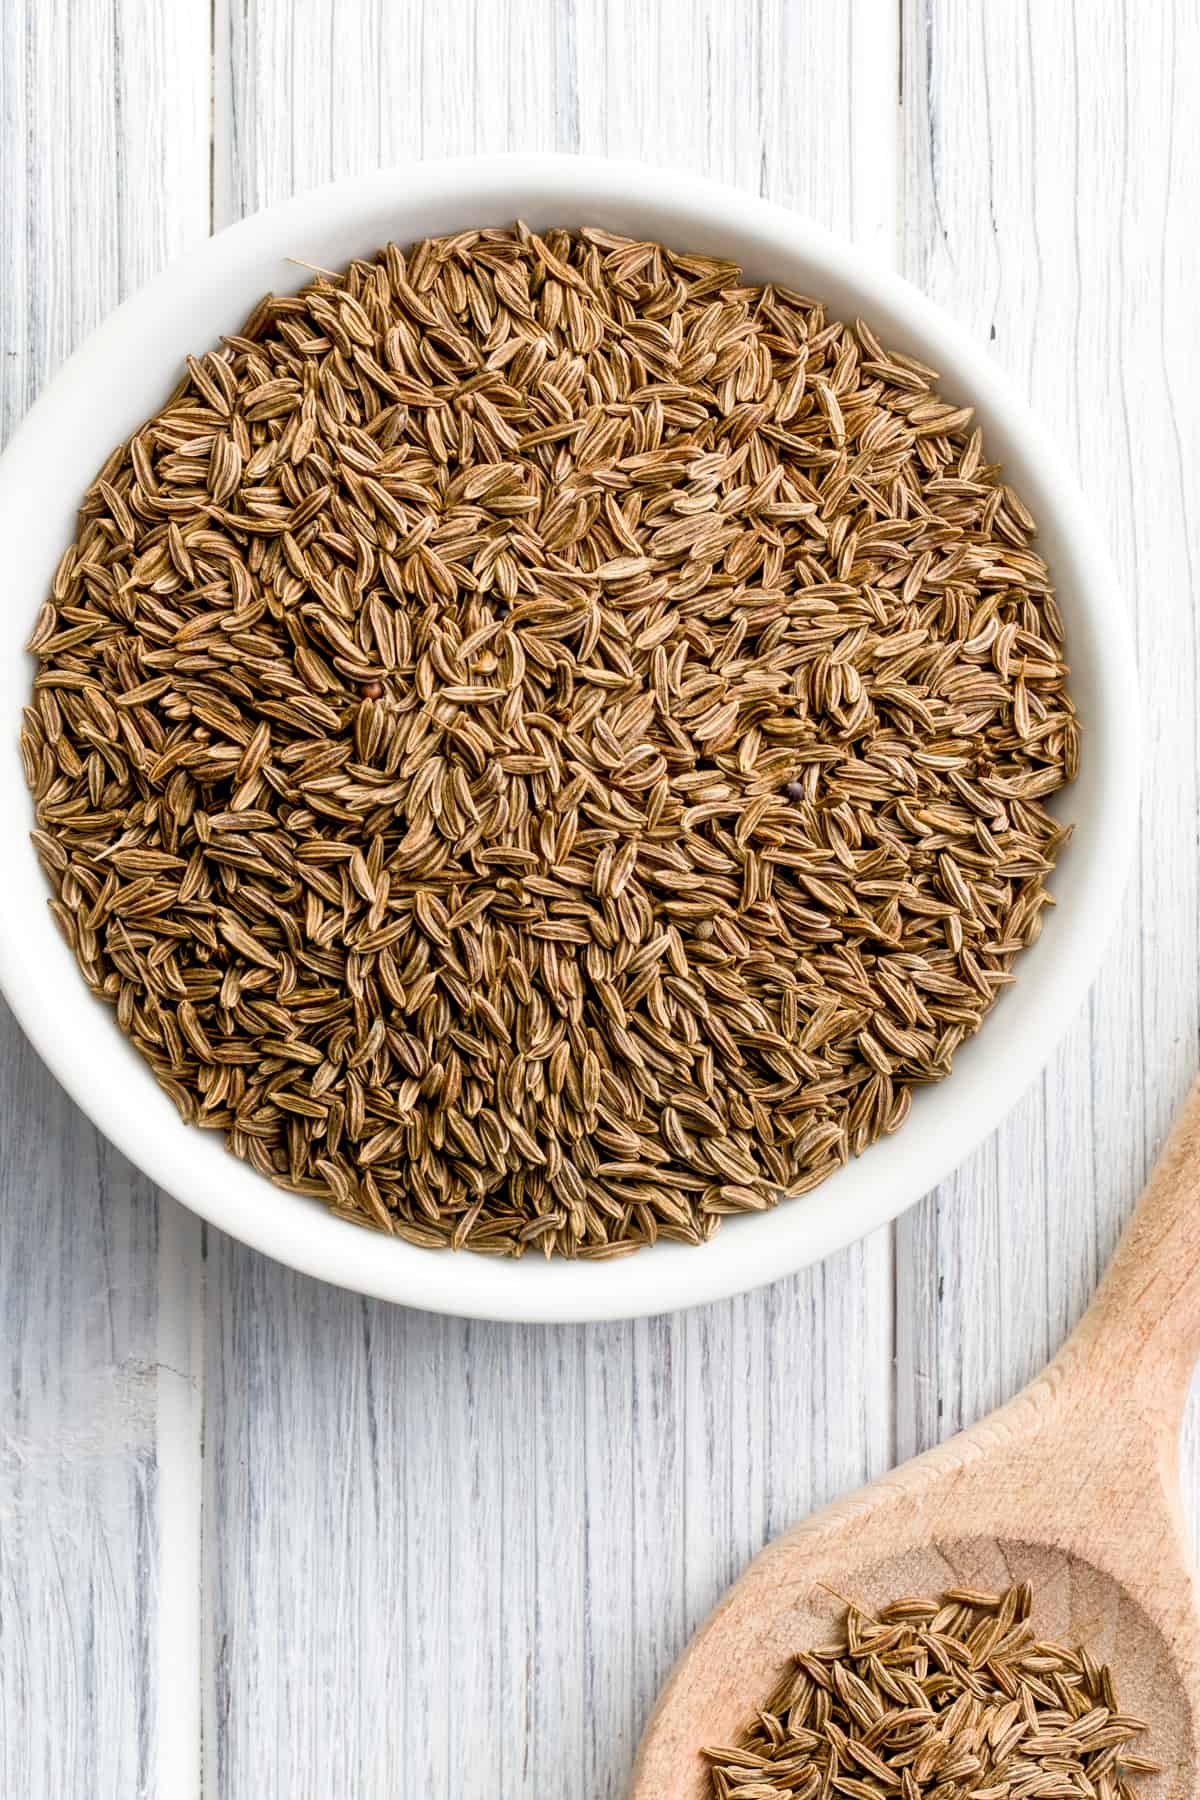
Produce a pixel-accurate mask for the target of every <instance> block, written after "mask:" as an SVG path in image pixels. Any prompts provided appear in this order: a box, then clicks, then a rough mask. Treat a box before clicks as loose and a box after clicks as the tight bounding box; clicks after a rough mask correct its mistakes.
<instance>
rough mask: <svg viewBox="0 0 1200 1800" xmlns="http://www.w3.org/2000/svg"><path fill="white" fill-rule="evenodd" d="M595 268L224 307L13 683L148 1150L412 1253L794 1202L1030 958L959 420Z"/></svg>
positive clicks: (88, 519)
mask: <svg viewBox="0 0 1200 1800" xmlns="http://www.w3.org/2000/svg"><path fill="white" fill-rule="evenodd" d="M933 384H934V376H933V374H932V372H931V371H930V370H927V369H925V368H923V367H922V366H920V365H919V364H918V363H916V362H915V361H913V360H912V359H911V358H909V357H906V356H901V355H898V354H893V353H890V352H889V351H887V350H886V349H885V348H883V347H882V346H881V345H880V344H879V343H878V341H877V340H876V338H875V337H874V335H873V334H872V332H871V331H870V329H869V327H868V326H867V325H865V324H862V323H858V324H855V325H848V324H844V323H841V322H839V321H837V320H835V319H831V318H828V317H827V316H826V314H825V311H824V309H823V307H822V306H821V305H820V303H819V302H818V301H815V300H811V299H806V298H804V297H803V296H800V295H797V294H793V293H789V292H786V291H784V290H782V289H779V288H774V287H760V286H751V285H747V284H745V283H743V282H742V280H741V276H740V273H739V271H738V270H737V269H736V267H734V266H733V265H732V264H727V263H721V262H717V261H713V260H711V259H709V258H705V257H699V256H691V255H686V254H677V253H675V252H673V251H670V250H667V249H665V248H663V247H662V246H661V245H658V244H653V243H635V242H631V241H629V240H626V239H623V238H619V237H615V236H613V235H611V234H609V233H607V232H602V231H596V230H580V231H572V232H567V231H551V232H547V233H546V234H545V235H544V236H541V237H539V236H537V235H535V234H534V233H533V232H531V231H529V230H527V229H526V228H525V227H523V226H520V225H517V226H515V227H513V228H511V229H488V230H481V231H471V232H463V233H460V234H459V235H457V236H455V237H452V238H445V239H441V240H435V241H428V242H424V243H420V244H418V245H416V246H414V247H413V248H412V249H411V250H409V251H408V252H407V253H403V252H401V251H400V250H399V249H398V248H397V247H396V246H395V245H389V246H387V247H386V248H385V249H384V250H382V251H381V252H380V253H379V255H378V256H377V257H376V259H375V260H374V261H363V262H356V263H353V264H352V265H351V266H350V267H349V268H348V269H347V270H346V271H345V272H344V274H342V275H340V276H336V277H329V278H326V277H323V276H322V277H319V278H318V279H316V280H314V281H313V282H312V284H311V285H310V286H308V287H307V288H305V289H304V290H303V291H302V292H300V293H298V294H295V295H290V296H270V297H268V298H266V299H265V300H263V301H262V303H261V304H260V305H259V306H258V307H257V308H256V309H255V311H254V313H253V315H252V316H251V317H250V318H249V319H248V320H247V321H246V324H245V325H244V327H243V329H242V330H241V332H239V333H237V334H236V335H234V336H231V337H229V338H227V339H225V340H224V342H223V344H222V346H221V347H220V348H219V349H218V350H215V351H212V352H209V353H208V354H206V355H204V356H201V357H199V358H198V359H190V360H189V362H188V365H187V373H186V375H185V377H184V379H183V380H182V381H181V382H180V384H179V386H178V387H177V389H176V390H175V392H174V394H173V395H172V396H171V397H170V398H169V399H168V400H167V402H166V403H165V405H164V406H163V408H162V410H161V411H160V412H159V413H158V414H157V415H156V416H155V417H154V418H152V419H150V420H148V421H147V422H146V424H145V425H144V426H143V427H142V428H141V429H140V430H139V431H138V432H137V433H136V434H135V435H134V436H133V437H132V438H131V439H130V440H129V442H128V443H127V444H125V445H123V446H121V447H120V448H118V449H116V450H114V452H113V454H112V455H111V456H110V457H109V459H108V461H107V462H106V463H105V465H104V467H103V468H102V469H101V470H100V472H99V474H98V475H97V477H96V479H95V481H94V483H93V484H92V486H91V488H90V489H89V490H88V493H87V495H86V497H85V499H84V502H83V505H82V508H81V511H80V515H79V523H78V533H77V536H76V539H75V542H74V543H73V544H72V545H71V547H70V548H69V549H68V550H67V552H66V554H65V555H64V557H63V559H62V562H61V564H60V566H59V569H58V572H57V575H56V577H55V580H54V584H53V591H52V594H51V596H50V598H49V599H48V601H47V602H46V604H45V605H44V607H43V608H42V611H41V614H40V616H39V618H38V621H37V625H36V629H35V631H34V634H33V638H32V640H31V646H30V647H31V649H32V650H33V651H34V653H35V654H36V657H37V670H36V674H35V677H34V681H33V693H32V697H31V704H30V706H29V707H28V708H27V710H26V713H25V722H24V731H23V750H24V756H25V764H26V769H27V773H28V778H29V782H30V786H31V788H32V790H33V793H34V796H35V800H36V809H37V823H38V829H37V832H36V833H35V839H36V843H37V847H38V850H39V853H40V855H41V858H42V862H43V865H44V867H45V870H46V873H47V875H48V877H49V880H50V882H51V885H52V887H53V890H54V898H53V900H52V903H51V904H52V906H53V908H54V911H55V915H56V917H57V919H58V922H59V925H60V926H61V928H62V930H63V932H64V933H65V935H66V937H67V939H68V941H69V943H70V944H71V947H72V949H73V950H74V952H75V954H76V956H77V958H78V961H79V964H80V967H81V969H82V971H83V974H84V976H85V978H86V979H87V981H88V983H89V984H90V986H91V987H92V989H93V991H94V992H95V993H97V994H99V995H101V996H102V997H103V998H104V999H106V1000H107V1001H109V1002H110V1003H111V1004H112V1005H113V1006H114V1007H115V1009H116V1016H117V1020H118V1023H119V1025H120V1027H121V1029H122V1030H123V1031H124V1032H125V1033H126V1034H127V1035H128V1036H129V1037H130V1038H131V1039H132V1041H133V1042H134V1043H135V1044H136V1045H137V1047H138V1049H139V1050H140V1051H141V1053H142V1054H143V1055H144V1056H145V1057H146V1059H147V1061H148V1062H149V1063H150V1065H151V1067H152V1068H153V1070H154V1072H155V1074H156V1075H157V1077H158V1079H159V1081H160V1082H161V1083H162V1085H163V1087H164V1088H165V1089H166V1091H167V1092H168V1093H169V1094H170V1095H171V1097H172V1098H173V1100H174V1101H175V1103H176V1104H177V1106H178V1107H179V1110H180V1112H181V1113H182V1115H183V1117H184V1118H185V1119H187V1120H190V1121H192V1122H193V1123H195V1124H198V1125H201V1126H206V1127H209V1128H212V1129H215V1130H219V1131H221V1132H223V1133H224V1134H225V1137H226V1141H227V1143H228V1145H229V1147H230V1149H231V1150H232V1151H233V1152H234V1153H235V1154H236V1155H238V1156H240V1157H243V1158H245V1159H246V1160H248V1161H249V1162H250V1163H251V1164H253V1166H254V1167H255V1168H256V1169H258V1170H260V1171H262V1173H264V1174H265V1175H267V1176H269V1177H271V1178H272V1179H273V1180H275V1181H277V1182H279V1183H281V1184H282V1185H283V1186H285V1187H287V1188H290V1189H293V1190H295V1191H297V1192H299V1193H302V1194H308V1195H314V1196H318V1197H320V1198H322V1199H324V1200H326V1201H328V1202H329V1203H330V1204H331V1205H332V1207H333V1208H334V1210H335V1211H336V1212H337V1213H338V1214H340V1215H341V1216H343V1217H345V1218H349V1219H353V1220H355V1221H356V1222H358V1223H361V1224H365V1225H374V1226H378V1227H379V1228H381V1229H383V1230H385V1231H389V1232H396V1233H398V1234H400V1235H401V1236H403V1237H405V1238H407V1239H410V1240H411V1241H413V1242H416V1243H418V1244H423V1245H430V1246H437V1245H454V1246H464V1245H465V1246H467V1247H469V1248H471V1249H473V1250H477V1251H480V1252H485V1253H488V1254H521V1253H522V1252H523V1251H524V1250H526V1249H527V1248H528V1247H529V1246H530V1245H535V1246H539V1247H540V1248H541V1249H542V1250H543V1251H544V1252H545V1253H546V1254H550V1253H551V1252H558V1253H562V1254H565V1255H569V1256H587V1257H607V1256H614V1255H619V1254H623V1253H625V1252H627V1251H630V1250H632V1249H635V1248H637V1247H638V1246H641V1245H646V1244H651V1243H653V1242H654V1241H655V1239H656V1238H668V1239H674V1240H681V1241H684V1242H688V1243H697V1242H700V1241H701V1240H703V1239H706V1238H708V1237H709V1236H711V1234H712V1233H713V1231H714V1230H715V1229H716V1227H717V1225H718V1223H719V1221H720V1219H721V1216H722V1215H723V1214H726V1213H730V1212H739V1211H742V1210H745V1209H758V1208H762V1207H765V1206H767V1205H769V1204H771V1203H772V1202H773V1200H774V1198H775V1197H776V1194H777V1192H778V1191H779V1190H784V1191H787V1192H789V1193H793V1194H794V1193H800V1192H803V1191H804V1190H806V1189H809V1188H811V1187H813V1186H814V1185H815V1184H817V1183H818V1182H820V1181H822V1180H823V1179H825V1177H826V1176H827V1175H829V1174H830V1173H831V1172H832V1171H833V1170H835V1169H836V1168H837V1167H838V1166H839V1165H840V1164H841V1163H842V1162H844V1161H845V1159H846V1158H847V1157H848V1156H849V1155H851V1154H854V1153H857V1152H859V1151H861V1150H863V1149H865V1148H866V1147H867V1146H868V1145H869V1144H870V1143H872V1142H873V1141H874V1140H875V1139H876V1138H878V1137H879V1136H880V1135H881V1134H882V1133H885V1132H890V1131H894V1130H895V1129H896V1128H897V1127H898V1126H899V1125H900V1124H901V1123H902V1122H903V1120H904V1118H905V1116H906V1113H907V1110H908V1106H909V1100H910V1094H911V1091H912V1088H913V1086H914V1085H915V1084H919V1083H923V1082H930V1081H936V1080H938V1079H940V1078H941V1077H942V1076H944V1075H945V1074H947V1073H948V1071H949V1069H950V1066H951V1061H952V1058H953V1056H954V1053H955V1051H956V1049H957V1048H958V1046H959V1044H960V1043H961V1042H962V1041H963V1039H964V1038H966V1037H968V1036H969V1035H970V1034H971V1033H972V1032H973V1031H975V1030H976V1029H977V1027H978V1026H979V1024H980V1022H981V1020H982V1018H983V1016H984V1014H985V1013H986V1012H987V1010H988V1009H989V1007H990V1006H991V1005H992V1003H993V1001H994V1000H995V998H996V996H997V995H998V993H999V992H1000V990H1001V989H1002V988H1003V987H1004V986H1005V984H1006V983H1008V982H1009V981H1010V980H1011V979H1012V978H1013V974H1012V965H1013V963H1014V960H1015V959H1016V957H1017V955H1018V953H1019V951H1020V950H1021V949H1022V947H1023V946H1025V945H1026V944H1028V943H1029V942H1031V941H1032V939H1033V938H1034V937H1035V936H1036V935H1037V932H1038V929H1039V924H1040V918H1041V913H1042V908H1043V906H1044V905H1045V904H1046V902H1047V899H1048V895H1047V891H1046V887H1045V878H1046V876H1047V874H1048V873H1049V871H1050V869H1051V867H1052V865H1053V863H1054V860H1055V856H1056V854H1057V852H1058V850H1059V848H1060V846H1061V844H1062V842H1063V840H1064V838H1065V835H1066V833H1065V831H1064V829H1063V828H1062V827H1061V826H1060V825H1059V824H1058V823H1056V822H1055V820H1054V819H1053V818H1052V817H1051V816H1050V814H1049V813H1048V812H1047V811H1046V809H1045V805H1044V802H1045V800H1046V797H1047V796H1048V795H1050V794H1051V793H1053V791H1054V790H1055V789H1057V788H1059V787H1060V786H1061V785H1062V784H1063V783H1064V782H1066V781H1069V780H1070V778H1071V776H1072V774H1073V773H1074V770H1075V766H1076V760H1077V753H1078V729H1077V723H1076V719H1075V716H1074V712H1073V708H1072V705H1071V700H1070V697H1069V694H1068V692H1067V685H1066V680H1067V670H1066V664H1065V661H1064V647H1063V634H1062V626H1061V621H1060V618H1059V614H1058V611H1057V608H1056V606H1055V602H1054V598H1053V594H1052V592H1051V585H1050V579H1049V576H1048V574H1047V571H1046V569H1045V567H1044V565H1043V563H1042V562H1041V561H1040V559H1039V558H1038V557H1037V555H1036V554H1035V552H1034V551H1033V550H1032V549H1031V547H1030V541H1031V537H1032V533H1033V521H1032V519H1031V518H1030V517H1029V515H1028V513H1027V511H1026V510H1025V508H1024V506H1023V505H1022V503H1021V501H1020V500H1019V498H1018V497H1017V496H1016V495H1015V494H1014V493H1013V492H1012V491H1011V489H1010V488H1008V487H1007V486H1006V485H1005V484H1004V483H1003V481H1002V479H1001V474H1000V471H999V470H998V469H997V468H996V467H995V466H994V465H992V464H991V463H989V462H988V460H987V456H986V451H985V448H984V445H983V442H982V440H981V436H980V433H979V432H978V431H977V430H976V429H974V428H973V425H972V419H971V413H970V410H969V408H968V407H965V406H959V405H956V404H954V403H952V402H950V401H947V400H943V399H942V398H940V397H939V395H938V393H937V392H936V390H935V388H934V385H933Z"/></svg>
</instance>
